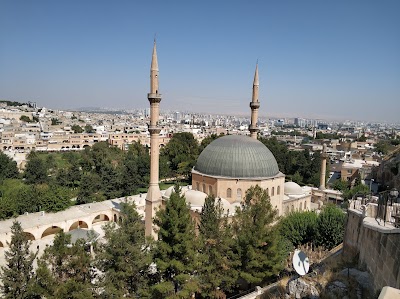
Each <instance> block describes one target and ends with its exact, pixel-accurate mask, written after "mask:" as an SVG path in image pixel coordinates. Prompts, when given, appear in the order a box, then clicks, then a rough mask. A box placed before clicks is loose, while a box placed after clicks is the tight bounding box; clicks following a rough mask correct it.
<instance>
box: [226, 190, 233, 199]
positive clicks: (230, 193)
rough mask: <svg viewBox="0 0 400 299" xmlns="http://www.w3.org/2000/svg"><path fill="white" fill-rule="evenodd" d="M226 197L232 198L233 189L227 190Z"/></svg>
mask: <svg viewBox="0 0 400 299" xmlns="http://www.w3.org/2000/svg"><path fill="white" fill-rule="evenodd" d="M226 197H227V198H231V197H232V189H231V188H228V189H227V190H226Z"/></svg>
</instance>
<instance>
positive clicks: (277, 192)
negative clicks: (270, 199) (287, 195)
mask: <svg viewBox="0 0 400 299" xmlns="http://www.w3.org/2000/svg"><path fill="white" fill-rule="evenodd" d="M276 194H277V195H279V194H281V186H278V189H276Z"/></svg>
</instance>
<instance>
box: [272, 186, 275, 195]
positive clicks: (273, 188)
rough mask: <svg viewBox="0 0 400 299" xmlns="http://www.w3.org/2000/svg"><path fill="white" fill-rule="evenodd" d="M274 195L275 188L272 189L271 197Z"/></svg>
mask: <svg viewBox="0 0 400 299" xmlns="http://www.w3.org/2000/svg"><path fill="white" fill-rule="evenodd" d="M274 195H275V187H272V190H271V196H274Z"/></svg>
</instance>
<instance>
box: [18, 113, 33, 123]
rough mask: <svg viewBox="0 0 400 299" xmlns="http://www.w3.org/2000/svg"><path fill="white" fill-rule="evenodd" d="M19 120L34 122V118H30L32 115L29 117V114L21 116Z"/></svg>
mask: <svg viewBox="0 0 400 299" xmlns="http://www.w3.org/2000/svg"><path fill="white" fill-rule="evenodd" d="M19 120H21V121H23V122H26V123H30V122H32V120H31V119H30V117H29V116H26V115H21V117H20V118H19Z"/></svg>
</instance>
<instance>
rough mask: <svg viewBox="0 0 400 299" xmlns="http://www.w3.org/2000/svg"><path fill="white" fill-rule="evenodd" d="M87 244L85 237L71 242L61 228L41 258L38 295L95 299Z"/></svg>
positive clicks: (38, 271) (37, 273)
mask: <svg viewBox="0 0 400 299" xmlns="http://www.w3.org/2000/svg"><path fill="white" fill-rule="evenodd" d="M85 247H86V246H85V241H84V240H83V239H78V240H77V241H76V242H75V243H73V244H71V236H70V235H67V234H65V233H64V232H63V231H60V232H59V233H58V234H57V235H56V237H55V238H54V242H53V245H52V246H49V247H47V248H46V249H45V252H44V254H43V256H42V257H41V258H40V259H39V261H38V269H37V271H36V275H35V288H34V290H35V294H36V295H39V296H42V297H45V298H52V299H53V298H54V299H56V298H71V299H81V298H82V299H90V298H94V294H93V285H92V283H91V282H92V279H94V272H93V269H92V265H91V263H92V258H91V255H90V253H89V252H87V250H86V248H85Z"/></svg>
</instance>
